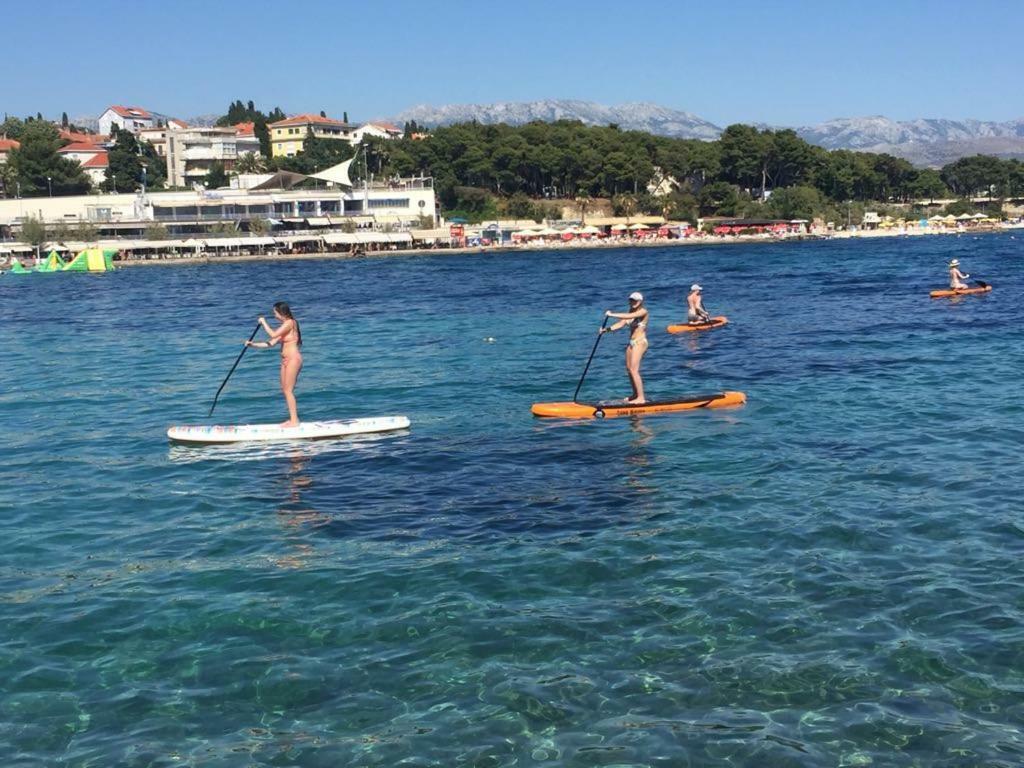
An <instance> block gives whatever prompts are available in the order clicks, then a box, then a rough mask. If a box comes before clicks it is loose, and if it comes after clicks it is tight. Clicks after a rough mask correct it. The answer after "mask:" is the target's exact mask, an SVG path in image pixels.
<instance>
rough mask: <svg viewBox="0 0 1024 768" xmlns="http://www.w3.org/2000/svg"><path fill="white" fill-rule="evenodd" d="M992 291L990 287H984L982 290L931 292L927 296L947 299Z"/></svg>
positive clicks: (964, 289)
mask: <svg viewBox="0 0 1024 768" xmlns="http://www.w3.org/2000/svg"><path fill="white" fill-rule="evenodd" d="M991 290H992V286H991V285H986V286H985V287H984V288H982V287H981V286H978V287H977V288H961V289H959V290H957V291H954V290H952V289H946V290H944V291H932V292H931V293H929V294H928V295H929V296H931V297H932V298H933V299H947V298H949V297H950V296H968V295H970V294H972V293H988V292H989V291H991Z"/></svg>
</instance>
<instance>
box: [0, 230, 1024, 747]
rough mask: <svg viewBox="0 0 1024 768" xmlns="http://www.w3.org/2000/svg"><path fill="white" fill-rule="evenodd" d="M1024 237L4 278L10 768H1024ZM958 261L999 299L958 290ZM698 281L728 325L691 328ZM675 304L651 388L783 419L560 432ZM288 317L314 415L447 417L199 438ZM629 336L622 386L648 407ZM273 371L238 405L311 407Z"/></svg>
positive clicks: (594, 426)
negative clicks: (191, 442) (245, 439)
mask: <svg viewBox="0 0 1024 768" xmlns="http://www.w3.org/2000/svg"><path fill="white" fill-rule="evenodd" d="M1022 255H1024V240H1022V239H1019V238H1016V239H1014V238H1011V237H1009V236H1005V235H1002V236H987V237H982V238H970V237H961V238H949V237H944V238H927V239H925V238H921V239H917V240H899V241H896V240H891V241H881V242H861V243H844V242H823V243H811V244H798V245H775V246H735V247H717V248H691V247H687V248H683V249H664V250H653V249H643V250H637V251H632V252H630V251H617V252H614V251H607V252H606V251H601V252H565V253H563V252H555V253H529V254H522V255H519V254H515V255H508V254H502V255H493V256H474V257H461V256H450V257H446V256H438V257H429V258H423V257H421V258H395V259H383V260H366V261H354V262H332V263H327V262H295V263H277V264H260V265H252V264H245V265H223V266H213V267H196V268H184V267H183V268H167V269H159V268H155V269H143V268H139V269H126V270H122V271H119V272H117V273H114V274H111V275H105V276H88V275H71V276H37V277H33V278H32V279H28V278H25V279H21V280H17V279H15V278H13V277H10V276H4V277H3V278H0V301H2V306H3V307H4V322H3V324H2V326H0V341H2V344H3V349H4V366H3V367H0V444H2V445H3V462H2V464H0V534H2V537H3V538H2V540H3V543H4V546H3V555H2V558H0V622H2V625H3V627H4V629H3V632H2V633H0V755H2V757H3V761H2V762H3V763H4V765H5V766H30V765H31V766H35V765H41V764H60V765H69V766H107V765H114V764H116V765H126V766H149V765H153V766H171V765H175V766H181V765H197V766H199V765H202V766H206V765H217V766H250V765H302V766H321V765H322V766H338V765H356V766H374V765H381V766H391V765H399V764H401V765H415V766H421V765H422V766H426V765H444V766H506V765H509V766H510V765H518V766H524V765H559V766H562V765H565V766H594V765H616V766H626V765H629V766H648V765H666V766H667V765H672V766H676V765H691V766H698V765H735V766H765V765H772V766H811V765H822V766H836V765H843V766H856V765H885V766H916V765H922V766H924V765H927V766H935V765H942V766H976V765H986V766H1000V765H1005V766H1014V765H1019V764H1020V763H1021V762H1022V761H1024V733H1022V730H1021V729H1022V727H1024V726H1022V725H1021V723H1022V722H1024V598H1022V593H1024V575H1022V568H1021V564H1020V563H1021V556H1022V555H1024V521H1022V505H1021V502H1020V490H1021V488H1022V487H1024V467H1022V463H1021V459H1020V449H1021V443H1022V438H1024V408H1022V400H1021V397H1020V394H1019V386H1020V378H1021V374H1022V372H1024V351H1022V350H1024V345H1022V341H1024V331H1022V328H1021V312H1020V296H1021V293H1022V290H1024V280H1022V278H1021V271H1020V267H1021V257H1022ZM953 256H956V257H958V258H960V259H961V261H963V262H964V264H965V266H966V267H967V271H969V272H971V273H972V275H974V276H977V277H980V278H982V279H988V280H989V281H990V282H992V283H994V284H995V285H996V286H997V288H996V290H995V291H994V292H993V293H992V294H990V295H989V296H986V297H981V298H978V297H971V298H967V299H964V300H960V301H948V300H943V301H931V300H929V299H928V298H927V291H928V290H929V289H930V288H935V287H941V286H942V285H943V283H944V265H945V263H946V261H948V259H949V258H951V257H953ZM695 280H699V281H700V282H701V283H702V284H703V285H704V286H705V288H706V294H707V296H706V301H707V304H708V306H709V308H710V309H711V310H712V312H713V313H722V314H727V315H729V316H730V318H731V320H732V323H731V324H730V325H729V326H728V327H726V328H724V329H721V330H716V331H713V332H709V333H706V334H694V335H692V336H691V337H689V338H678V337H670V336H668V335H666V334H664V333H663V332H662V331H661V330H660V329H662V328H663V327H664V325H666V324H668V323H669V322H672V321H677V320H679V319H680V318H681V317H682V305H683V302H684V296H685V289H686V287H688V286H689V284H690V283H691V282H693V281H695ZM637 289H639V290H642V291H644V293H645V294H647V296H648V300H649V304H650V306H651V308H652V312H653V322H652V329H653V330H652V333H651V350H650V352H649V353H648V356H647V360H646V361H645V365H644V372H645V376H646V381H647V382H648V389H649V392H650V394H651V395H652V396H661V395H664V396H671V395H678V394H685V393H690V392H704V391H708V390H714V389H722V388H730V389H741V390H743V391H745V392H747V394H748V397H749V403H748V405H747V406H746V407H745V408H742V409H737V410H729V411H717V412H714V411H708V412H699V413H692V414H681V415H667V416H665V415H663V416H657V417H649V418H646V419H638V420H628V419H617V420H610V421H605V422H590V423H565V422H549V421H539V420H536V419H534V418H533V417H531V416H530V414H529V406H530V403H531V402H534V401H537V400H561V399H568V398H570V397H571V395H572V390H573V388H574V387H575V384H576V380H577V378H578V376H579V373H580V371H581V369H582V366H583V363H584V362H585V360H586V356H587V354H588V353H589V351H590V347H591V344H592V343H593V338H594V337H593V333H594V331H595V330H596V329H597V327H598V325H599V324H600V321H601V313H602V311H603V310H604V309H606V308H615V309H621V308H623V307H624V304H625V302H624V298H625V296H626V295H627V294H628V293H629V292H630V291H632V290H637ZM278 298H287V299H288V300H289V301H290V302H291V303H292V305H293V306H294V307H295V308H296V311H297V312H298V313H299V317H300V320H302V321H303V336H304V341H305V347H304V355H305V358H306V368H305V370H304V372H303V375H302V379H301V381H300V388H299V402H300V413H301V414H302V415H303V417H304V418H307V419H310V418H339V417H352V416H368V415H383V414H392V413H404V414H407V415H408V416H409V417H410V418H411V419H412V420H413V429H412V430H411V431H409V432H408V433H403V434H398V435H395V436H390V437H387V438H376V439H366V440H353V441H347V442H339V443H323V444H314V445H295V446H284V447H280V446H278V447H271V448H263V449H237V448H235V449H228V450H209V451H195V450H184V449H170V448H169V447H168V446H167V444H166V441H165V438H164V432H163V431H164V429H165V428H166V427H167V426H168V424H170V423H183V422H184V423H187V422H198V421H202V417H203V416H204V415H205V413H206V411H207V409H208V407H209V402H210V400H211V398H212V396H213V393H214V391H215V390H216V388H217V386H218V385H219V383H220V381H221V379H222V378H223V376H224V374H225V373H226V372H227V369H228V368H229V367H230V365H231V362H232V361H233V359H234V356H235V354H236V351H237V348H238V347H237V343H238V342H240V341H241V339H243V338H245V337H247V336H248V334H249V332H250V331H251V329H252V326H253V325H254V322H255V316H256V314H258V313H260V312H268V311H269V305H270V304H271V303H272V302H273V301H274V300H276V299H278ZM780 307H784V308H787V310H786V314H785V315H783V316H781V317H780V316H777V313H778V310H779V308H780ZM487 337H493V338H494V339H495V341H494V342H493V343H487V342H485V341H484V339H485V338H487ZM624 341H625V337H624V336H623V335H622V334H619V335H617V336H612V337H608V338H606V339H605V340H604V341H602V344H601V347H600V348H599V351H598V354H597V357H596V359H595V364H594V366H593V367H592V369H591V374H590V377H589V378H588V383H587V385H586V387H585V393H589V395H591V396H593V397H601V398H605V397H611V396H623V395H625V394H627V393H628V385H627V382H626V380H625V377H624V374H623V373H622V370H621V367H622V346H623V343H624ZM276 375H277V355H276V352H274V353H267V352H263V353H253V352H250V353H249V354H248V355H247V356H246V358H245V360H244V361H243V363H242V365H241V366H240V367H239V369H238V371H237V372H236V374H235V376H234V377H233V379H232V381H231V383H230V384H229V385H228V388H227V389H226V390H225V393H224V395H222V400H221V404H220V405H219V406H218V411H217V412H218V417H219V418H220V419H221V420H222V421H224V422H252V421H270V420H280V419H283V418H284V417H285V414H284V410H283V403H282V401H281V398H280V394H279V393H278V392H277V391H276V389H275V386H276Z"/></svg>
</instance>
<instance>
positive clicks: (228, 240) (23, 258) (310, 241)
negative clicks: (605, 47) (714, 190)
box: [0, 217, 1024, 270]
mask: <svg viewBox="0 0 1024 768" xmlns="http://www.w3.org/2000/svg"><path fill="white" fill-rule="evenodd" d="M1020 228H1024V221H1022V220H1020V219H1016V220H1010V221H1003V222H996V221H994V220H991V219H984V220H982V219H980V218H973V217H968V218H967V219H963V218H961V219H955V220H947V219H941V218H937V219H936V220H934V221H929V222H928V224H927V225H925V224H924V223H923V222H916V221H915V222H902V221H900V222H886V221H884V220H883V221H882V222H881V225H880V226H877V227H874V228H849V229H835V228H832V227H825V226H815V225H813V224H811V223H809V222H803V221H794V222H784V223H775V224H771V223H766V222H763V223H757V224H755V223H752V222H742V223H737V222H736V221H735V220H734V221H733V222H729V223H727V224H712V225H711V226H710V227H706V228H700V229H697V228H694V227H691V226H689V225H687V224H680V223H671V224H661V225H632V226H613V227H604V228H598V227H593V226H573V225H570V226H566V227H558V228H556V227H553V226H551V225H537V226H536V227H534V228H531V229H518V230H514V231H511V232H509V231H508V230H502V231H501V234H499V230H498V229H496V228H494V227H493V225H492V227H491V228H488V227H483V226H478V227H475V228H474V227H471V226H470V227H461V226H460V227H451V228H449V229H435V230H427V231H417V230H412V231H411V232H376V231H367V232H362V231H361V232H359V233H357V234H353V235H348V236H343V235H339V234H337V233H326V234H324V233H319V232H312V231H307V232H290V233H282V234H275V235H273V236H239V237H207V238H203V237H201V236H197V237H193V238H189V239H186V240H110V241H103V242H101V243H99V244H98V246H95V244H93V246H94V247H102V248H112V249H116V250H117V251H118V255H117V257H116V261H118V262H119V263H122V264H147V263H180V262H187V263H195V262H196V261H201V262H210V261H238V260H258V259H274V258H289V257H298V258H318V257H325V258H345V257H359V256H368V255H388V254H400V253H422V252H436V251H442V250H443V251H448V252H456V253H473V252H480V251H484V250H544V251H547V250H562V249H586V248H627V247H638V246H667V245H714V244H726V243H764V242H778V241H794V240H806V239H812V240H820V239H833V238H874V237H913V236H925V235H951V234H952V235H961V234H969V233H981V232H995V231H1003V230H1008V229H1020ZM709 229H710V231H708V230H709ZM342 241H344V242H342ZM90 245H91V244H86V243H48V244H43V245H42V246H41V247H40V248H39V250H38V251H37V250H36V248H34V247H33V246H29V245H25V244H21V243H14V244H0V269H4V270H6V269H10V268H11V267H12V266H13V264H14V261H15V259H17V260H18V261H20V262H21V263H22V264H24V265H25V266H32V265H33V264H35V263H37V262H39V261H42V260H45V258H46V257H47V255H48V254H49V253H51V252H52V251H56V252H58V253H61V254H63V253H75V252H77V251H79V250H82V249H85V248H87V247H90Z"/></svg>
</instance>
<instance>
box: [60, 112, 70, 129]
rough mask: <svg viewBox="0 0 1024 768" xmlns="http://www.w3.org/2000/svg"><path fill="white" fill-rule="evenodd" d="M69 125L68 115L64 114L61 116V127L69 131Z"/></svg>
mask: <svg viewBox="0 0 1024 768" xmlns="http://www.w3.org/2000/svg"><path fill="white" fill-rule="evenodd" d="M69 124H70V121H69V120H68V113H67V112H62V113H61V115H60V127H61V128H63V129H64V130H65V131H66V130H67V129H68V125H69Z"/></svg>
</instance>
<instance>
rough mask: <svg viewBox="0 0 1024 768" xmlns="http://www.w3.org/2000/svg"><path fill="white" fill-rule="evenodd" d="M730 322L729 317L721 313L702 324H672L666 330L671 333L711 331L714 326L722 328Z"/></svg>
mask: <svg viewBox="0 0 1024 768" xmlns="http://www.w3.org/2000/svg"><path fill="white" fill-rule="evenodd" d="M728 322H729V318H727V317H726V316H725V315H719V316H718V317H712V318H711V322H708V323H701V324H700V325H690V324H689V323H679V324H678V325H670V326H669V327H668V328H666V329H665V330H666V331H668V332H669V333H686V332H688V331H710V330H711V329H712V328H721V327H722V326H723V325H726V324H727V323H728Z"/></svg>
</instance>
